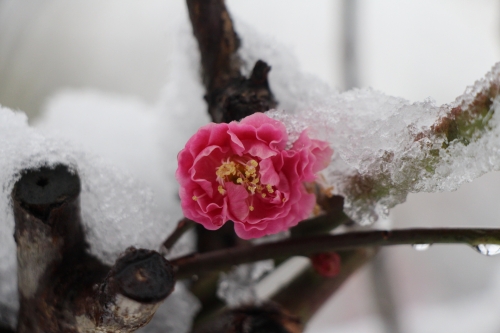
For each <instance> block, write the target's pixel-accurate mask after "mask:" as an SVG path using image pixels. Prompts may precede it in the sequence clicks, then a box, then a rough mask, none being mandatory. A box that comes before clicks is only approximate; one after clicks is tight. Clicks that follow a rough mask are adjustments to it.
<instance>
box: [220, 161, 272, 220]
mask: <svg viewBox="0 0 500 333" xmlns="http://www.w3.org/2000/svg"><path fill="white" fill-rule="evenodd" d="M258 168H259V163H258V162H257V161H256V160H254V159H250V160H247V161H244V160H237V159H233V160H231V159H229V158H228V159H227V160H226V161H222V164H221V165H220V166H219V167H218V168H217V169H216V171H215V174H216V176H217V182H218V183H219V187H218V190H219V193H220V194H222V195H225V194H226V189H225V183H226V182H231V183H233V184H238V185H241V186H244V187H245V189H246V190H247V192H248V193H250V194H251V195H252V196H253V195H255V194H259V195H260V196H261V197H262V198H265V197H267V196H269V195H271V194H272V193H274V188H273V186H271V185H270V184H262V183H261V182H260V178H259V172H258ZM251 201H252V202H253V199H252V200H251ZM249 209H250V211H253V210H254V207H253V205H252V204H250V205H249Z"/></svg>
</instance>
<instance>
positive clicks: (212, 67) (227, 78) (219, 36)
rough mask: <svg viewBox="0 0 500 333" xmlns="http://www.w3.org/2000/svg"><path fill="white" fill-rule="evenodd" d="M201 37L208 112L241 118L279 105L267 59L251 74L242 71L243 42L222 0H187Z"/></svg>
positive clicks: (224, 117)
mask: <svg viewBox="0 0 500 333" xmlns="http://www.w3.org/2000/svg"><path fill="white" fill-rule="evenodd" d="M187 6H188V11H189V18H190V19H191V25H192V27H193V34H194V36H195V37H196V40H197V41H198V47H199V49H200V54H201V65H202V68H203V84H204V85H205V90H206V94H205V100H206V101H207V104H208V112H209V114H210V116H211V117H212V120H213V121H214V122H216V123H220V122H230V121H232V120H240V119H242V118H244V117H246V116H249V115H251V114H253V113H255V112H264V111H267V110H269V109H272V108H274V107H276V101H275V99H274V96H273V94H272V92H271V90H270V88H269V84H268V82H267V75H268V73H269V71H270V70H271V67H269V66H268V65H267V64H266V63H265V62H263V61H261V60H259V61H257V62H256V63H255V65H254V68H253V70H252V74H251V75H250V77H249V78H245V77H243V76H242V75H241V72H240V67H241V60H240V58H239V56H238V54H237V50H238V48H239V45H240V41H239V38H238V35H237V34H236V32H235V31H234V27H233V22H232V20H231V17H230V15H229V13H228V11H227V9H226V6H225V5H224V1H223V0H187Z"/></svg>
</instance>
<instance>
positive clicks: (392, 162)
mask: <svg viewBox="0 0 500 333" xmlns="http://www.w3.org/2000/svg"><path fill="white" fill-rule="evenodd" d="M236 27H237V31H238V32H239V33H240V35H241V37H242V38H241V39H242V48H241V50H240V56H241V58H242V59H243V61H244V62H245V65H246V72H249V71H250V70H251V68H252V66H253V64H254V63H255V62H256V61H257V60H258V59H261V60H264V61H266V62H267V63H268V64H269V65H270V66H271V67H272V70H271V72H270V75H269V81H270V86H271V89H272V91H273V93H274V94H275V95H276V98H277V100H278V103H279V110H277V111H271V112H269V115H270V116H271V117H274V118H276V119H279V120H281V121H283V122H284V123H285V124H286V126H287V129H288V130H289V132H290V133H289V134H290V136H291V140H294V139H295V138H296V136H297V135H298V133H300V132H301V131H302V130H303V129H304V128H308V129H309V134H310V135H311V136H314V137H316V138H318V139H322V140H326V141H328V142H329V143H330V145H331V146H332V148H333V149H334V156H333V159H332V163H331V165H330V167H329V168H328V169H327V170H325V171H324V172H323V177H324V178H325V185H326V186H333V187H334V193H337V194H341V195H343V196H344V197H345V199H346V204H345V210H346V212H347V214H349V215H350V216H351V217H352V218H353V219H354V220H355V221H357V222H359V223H361V224H371V223H373V222H375V221H377V220H380V219H382V220H383V219H386V218H387V216H388V212H389V209H390V208H392V207H394V206H395V205H397V204H399V203H402V202H404V201H405V200H406V196H407V195H408V193H410V192H437V191H453V190H456V189H457V188H458V187H459V186H460V184H462V183H464V182H470V181H472V180H473V179H474V178H477V177H479V176H481V175H482V174H484V173H485V172H489V171H494V170H500V163H499V162H500V159H499V158H500V153H499V152H500V141H499V138H498V137H499V135H500V126H499V121H500V119H499V117H500V115H498V113H499V112H500V110H499V107H498V98H497V96H498V95H499V93H498V92H499V85H500V65H498V64H497V65H496V66H495V67H494V68H493V69H492V71H491V72H490V73H488V74H487V75H486V77H485V78H484V79H482V80H480V81H478V82H476V84H475V85H474V86H473V87H469V88H467V90H466V92H465V93H464V94H463V95H462V96H460V97H458V98H457V99H456V101H454V102H453V103H451V104H450V105H442V106H438V105H436V104H435V103H434V102H433V101H432V100H431V99H429V100H425V101H423V102H417V103H410V102H409V101H407V100H405V99H403V98H397V97H391V96H387V95H385V94H383V93H381V92H378V91H375V90H372V89H354V90H351V91H348V92H345V93H339V92H338V91H337V90H335V89H332V88H330V87H329V86H327V85H325V84H324V83H323V82H321V81H320V80H318V79H316V78H314V77H312V76H310V75H306V74H303V73H302V72H301V71H300V69H299V68H298V64H297V62H296V61H295V59H294V58H293V56H292V55H291V52H288V51H287V50H286V48H284V47H283V46H282V45H280V44H279V43H277V42H276V41H274V40H270V39H266V38H263V37H262V36H258V34H256V33H255V32H254V31H252V29H251V28H249V27H247V26H246V25H244V24H241V23H238V22H236Z"/></svg>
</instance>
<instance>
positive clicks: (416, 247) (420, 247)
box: [412, 244, 431, 251]
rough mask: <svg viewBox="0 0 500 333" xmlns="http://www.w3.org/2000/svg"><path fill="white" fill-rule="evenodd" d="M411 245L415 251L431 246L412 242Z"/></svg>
mask: <svg viewBox="0 0 500 333" xmlns="http://www.w3.org/2000/svg"><path fill="white" fill-rule="evenodd" d="M412 246H413V248H414V249H415V250H417V251H425V250H427V249H428V248H429V247H431V244H413V245H412Z"/></svg>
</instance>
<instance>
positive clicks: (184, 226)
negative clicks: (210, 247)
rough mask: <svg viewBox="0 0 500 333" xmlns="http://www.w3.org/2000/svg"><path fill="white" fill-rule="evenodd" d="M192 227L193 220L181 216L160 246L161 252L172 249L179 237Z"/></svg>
mask: <svg viewBox="0 0 500 333" xmlns="http://www.w3.org/2000/svg"><path fill="white" fill-rule="evenodd" d="M192 227H194V222H193V221H191V220H190V219H188V218H183V219H182V220H180V221H179V222H178V223H177V227H176V228H175V230H174V232H172V234H171V235H170V236H168V238H167V239H166V240H165V241H164V242H163V244H162V246H161V247H162V248H161V249H160V250H161V251H160V252H162V253H168V252H170V250H171V249H172V247H173V246H174V245H175V243H177V241H178V240H179V238H181V237H182V235H184V233H186V232H187V231H189V229H191V228H192Z"/></svg>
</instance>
